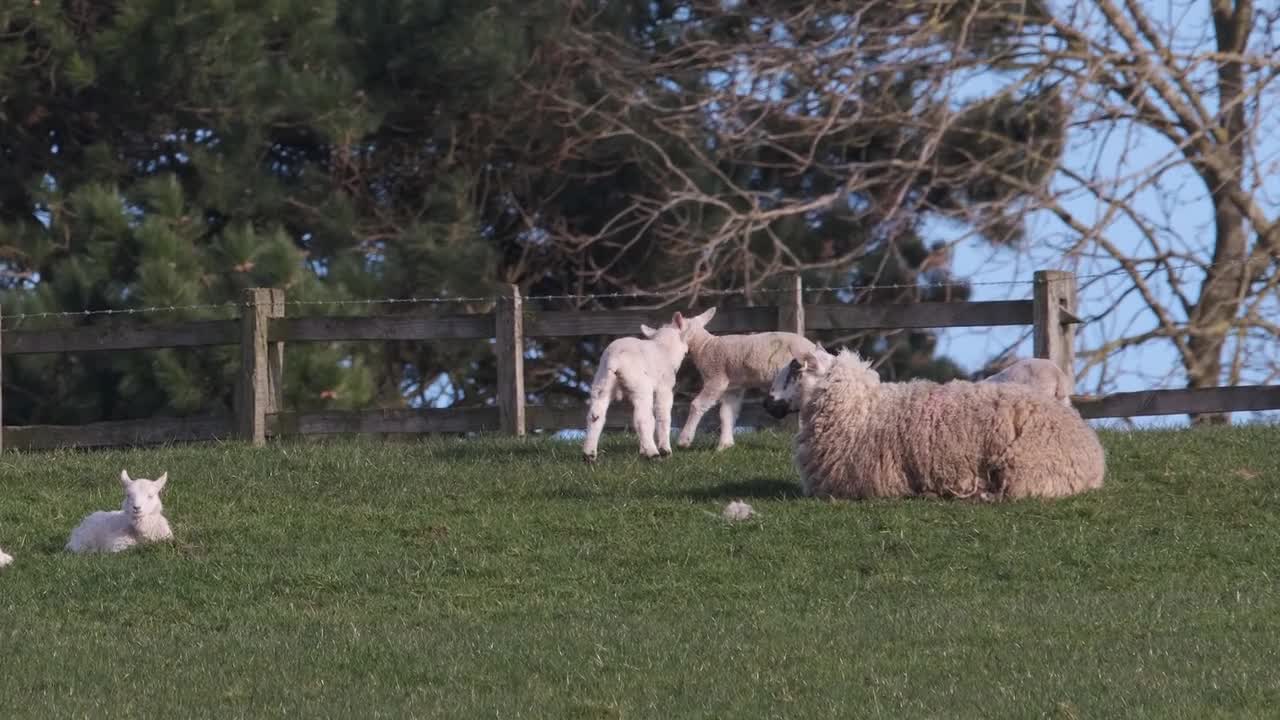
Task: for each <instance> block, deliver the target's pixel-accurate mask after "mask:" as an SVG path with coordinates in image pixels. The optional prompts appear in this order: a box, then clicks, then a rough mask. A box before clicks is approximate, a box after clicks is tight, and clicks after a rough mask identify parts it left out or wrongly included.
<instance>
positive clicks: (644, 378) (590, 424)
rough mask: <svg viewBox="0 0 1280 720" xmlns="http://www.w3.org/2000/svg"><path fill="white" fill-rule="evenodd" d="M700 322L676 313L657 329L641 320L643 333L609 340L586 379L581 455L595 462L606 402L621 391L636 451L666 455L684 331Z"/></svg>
mask: <svg viewBox="0 0 1280 720" xmlns="http://www.w3.org/2000/svg"><path fill="white" fill-rule="evenodd" d="M699 322H700V321H699V319H698V318H694V319H691V320H686V319H685V317H684V316H683V315H681V314H680V313H678V312H677V313H675V314H674V315H672V317H671V322H670V323H668V324H666V325H663V326H662V327H661V328H658V329H657V330H654V329H653V328H651V327H649V326H648V325H641V326H640V331H641V332H642V333H643V334H644V338H635V337H625V338H618V339H617V340H614V341H613V342H611V343H609V346H608V347H606V348H605V349H604V354H603V355H601V356H600V367H598V368H597V369H596V376H595V378H594V379H593V380H592V381H591V401H590V406H589V409H588V411H587V437H586V440H584V441H583V443H582V459H583V460H585V461H587V462H588V463H592V462H595V461H596V448H597V446H598V445H599V443H600V434H601V433H602V432H604V423H605V417H606V415H607V414H608V412H609V401H610V400H612V399H614V398H615V397H617V398H621V396H623V395H624V394H625V395H626V397H627V398H628V399H630V400H631V408H632V424H633V426H634V427H635V430H636V434H637V435H639V436H640V454H641V455H643V456H645V457H647V458H655V457H660V456H661V457H666V456H668V455H670V454H671V406H672V404H673V403H674V401H675V385H676V371H677V370H679V369H680V364H681V363H683V362H684V356H685V354H686V353H688V352H689V335H690V334H691V333H692V332H694V329H695V328H698V327H701V326H700V325H699V324H698V323H699ZM655 437H656V440H657V442H656V444H655V442H654V440H655Z"/></svg>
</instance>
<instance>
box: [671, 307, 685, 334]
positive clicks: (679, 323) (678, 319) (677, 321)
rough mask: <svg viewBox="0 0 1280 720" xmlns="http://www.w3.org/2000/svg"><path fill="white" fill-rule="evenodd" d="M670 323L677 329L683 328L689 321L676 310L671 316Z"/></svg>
mask: <svg viewBox="0 0 1280 720" xmlns="http://www.w3.org/2000/svg"><path fill="white" fill-rule="evenodd" d="M671 324H672V325H675V326H676V329H677V330H684V329H685V328H686V327H688V325H689V321H688V320H685V319H684V316H683V315H681V314H680V311H679V310H677V311H676V312H675V314H674V315H672V316H671Z"/></svg>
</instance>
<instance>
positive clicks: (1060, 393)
mask: <svg viewBox="0 0 1280 720" xmlns="http://www.w3.org/2000/svg"><path fill="white" fill-rule="evenodd" d="M981 382H987V383H1019V384H1022V385H1026V386H1027V387H1030V388H1033V389H1035V390H1039V391H1040V392H1042V393H1045V394H1046V395H1049V396H1052V397H1053V398H1055V399H1057V401H1058V402H1060V403H1062V404H1063V405H1066V406H1067V407H1073V406H1072V404H1071V390H1072V388H1071V378H1069V377H1067V374H1066V373H1064V372H1062V369H1061V368H1059V367H1058V366H1057V364H1056V363H1054V362H1053V361H1052V360H1046V359H1044V358H1022V359H1021V360H1017V361H1015V362H1013V363H1011V364H1009V365H1008V366H1007V367H1005V368H1004V369H1003V370H1001V371H1000V372H998V373H995V374H994V375H991V376H989V377H987V378H984V379H982V380H981Z"/></svg>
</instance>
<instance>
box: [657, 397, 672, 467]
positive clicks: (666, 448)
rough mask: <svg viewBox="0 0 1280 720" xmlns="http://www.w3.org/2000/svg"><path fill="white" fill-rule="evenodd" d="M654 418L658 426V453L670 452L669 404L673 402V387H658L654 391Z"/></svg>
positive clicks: (667, 453)
mask: <svg viewBox="0 0 1280 720" xmlns="http://www.w3.org/2000/svg"><path fill="white" fill-rule="evenodd" d="M654 402H655V403H656V404H655V405H654V408H653V415H654V419H655V420H656V421H657V426H658V432H657V435H658V438H657V440H658V454H659V455H663V456H666V455H670V454H671V406H672V405H673V404H674V403H675V393H674V388H670V387H659V388H658V390H657V391H656V392H655V393H654Z"/></svg>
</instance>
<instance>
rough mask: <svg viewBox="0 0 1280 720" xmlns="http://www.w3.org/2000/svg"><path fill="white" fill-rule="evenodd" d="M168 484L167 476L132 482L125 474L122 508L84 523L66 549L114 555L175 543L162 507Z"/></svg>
mask: <svg viewBox="0 0 1280 720" xmlns="http://www.w3.org/2000/svg"><path fill="white" fill-rule="evenodd" d="M168 481H169V473H167V472H166V473H164V474H163V475H161V476H160V477H158V478H156V479H155V480H147V479H145V478H139V479H137V480H131V479H130V478H129V473H128V472H127V471H125V470H121V471H120V484H121V485H122V486H123V487H124V503H123V504H122V505H121V508H120V509H119V510H100V511H98V512H95V513H91V514H90V515H89V516H88V517H86V518H85V519H84V520H82V521H80V524H79V525H78V526H77V527H76V529H75V530H72V531H71V539H70V540H68V541H67V548H66V549H67V550H69V551H71V552H73V553H91V552H112V553H114V552H120V551H121V550H128V549H129V548H131V547H133V546H134V545H139V544H144V543H153V542H160V541H162V540H171V539H172V538H173V532H172V531H171V530H170V529H169V521H168V520H166V519H165V517H164V514H163V513H164V507H163V506H162V505H161V503H160V491H161V490H163V489H164V486H165V483H166V482H168Z"/></svg>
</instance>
